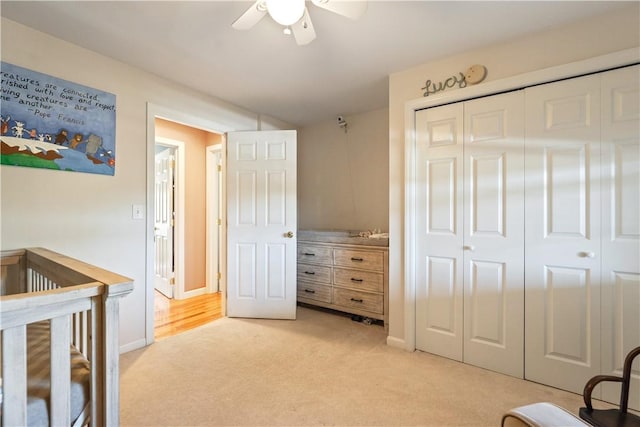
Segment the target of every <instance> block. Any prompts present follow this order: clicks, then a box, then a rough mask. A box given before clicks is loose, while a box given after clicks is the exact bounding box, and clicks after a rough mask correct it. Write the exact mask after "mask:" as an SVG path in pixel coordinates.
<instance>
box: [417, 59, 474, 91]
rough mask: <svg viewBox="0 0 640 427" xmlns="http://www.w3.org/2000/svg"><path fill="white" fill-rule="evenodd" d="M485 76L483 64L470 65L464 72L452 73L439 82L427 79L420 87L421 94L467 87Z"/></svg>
mask: <svg viewBox="0 0 640 427" xmlns="http://www.w3.org/2000/svg"><path fill="white" fill-rule="evenodd" d="M486 76H487V68H486V67H485V66H484V65H479V64H476V65H472V66H471V67H469V68H468V69H467V71H466V72H464V73H462V72H460V73H458V74H454V75H453V76H451V77H449V78H447V79H446V80H444V81H441V82H439V83H434V82H432V81H431V80H427V81H426V82H425V85H424V87H423V88H421V89H422V91H423V95H422V96H429V95H433V94H434V93H438V92H441V91H443V90H445V89H449V88H453V87H456V86H458V87H459V88H463V87H467V85H475V84H478V83H480V82H481V81H483V80H484V79H485V77H486Z"/></svg>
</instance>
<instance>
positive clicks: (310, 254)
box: [304, 252, 316, 256]
mask: <svg viewBox="0 0 640 427" xmlns="http://www.w3.org/2000/svg"><path fill="white" fill-rule="evenodd" d="M304 255H305V256H316V254H312V253H311V252H305V253H304Z"/></svg>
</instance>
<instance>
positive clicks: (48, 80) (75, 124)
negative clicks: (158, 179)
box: [0, 62, 116, 175]
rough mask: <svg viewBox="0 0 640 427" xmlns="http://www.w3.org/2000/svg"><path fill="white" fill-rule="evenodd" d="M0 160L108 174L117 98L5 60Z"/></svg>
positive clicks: (111, 165) (111, 169)
mask: <svg viewBox="0 0 640 427" xmlns="http://www.w3.org/2000/svg"><path fill="white" fill-rule="evenodd" d="M0 78H1V91H0V101H1V102H0V118H1V123H0V125H1V128H0V141H1V143H0V163H2V164H3V165H16V166H28V167H36V168H48V169H59V170H66V171H75V172H88V173H97V174H104V175H113V174H114V172H115V161H116V143H115V142H116V138H115V136H116V96H115V95H113V94H111V93H108V92H103V91H101V90H97V89H93V88H90V87H87V86H82V85H79V84H77V83H73V82H69V81H67V80H62V79H59V78H56V77H52V76H49V75H46V74H42V73H38V72H36V71H31V70H28V69H26V68H22V67H18V66H16V65H12V64H9V63H6V62H2V64H1V69H0Z"/></svg>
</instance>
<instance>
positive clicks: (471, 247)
mask: <svg viewBox="0 0 640 427" xmlns="http://www.w3.org/2000/svg"><path fill="white" fill-rule="evenodd" d="M475 248H476V247H475V246H473V245H465V246H463V247H462V249H464V250H465V251H472V252H473V250H474V249H475Z"/></svg>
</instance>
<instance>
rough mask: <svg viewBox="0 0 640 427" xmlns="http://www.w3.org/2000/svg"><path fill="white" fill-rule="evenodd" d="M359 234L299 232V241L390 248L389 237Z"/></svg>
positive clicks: (353, 232) (324, 231) (344, 231)
mask: <svg viewBox="0 0 640 427" xmlns="http://www.w3.org/2000/svg"><path fill="white" fill-rule="evenodd" d="M358 233H359V232H357V231H346V230H298V241H304V242H318V243H342V244H348V245H363V246H382V247H388V246H389V238H388V237H359V236H358Z"/></svg>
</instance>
